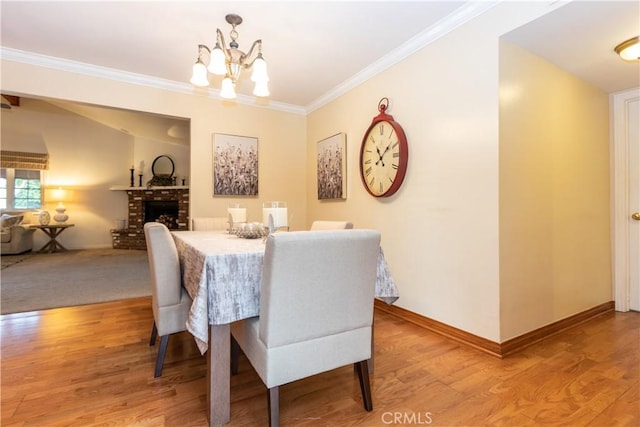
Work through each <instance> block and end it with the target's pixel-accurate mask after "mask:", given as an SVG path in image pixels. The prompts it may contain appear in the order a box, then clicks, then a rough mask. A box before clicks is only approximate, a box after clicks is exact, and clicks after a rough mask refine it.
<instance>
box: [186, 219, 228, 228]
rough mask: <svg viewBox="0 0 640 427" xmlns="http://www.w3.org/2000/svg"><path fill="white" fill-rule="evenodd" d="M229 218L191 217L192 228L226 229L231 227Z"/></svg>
mask: <svg viewBox="0 0 640 427" xmlns="http://www.w3.org/2000/svg"><path fill="white" fill-rule="evenodd" d="M228 221H229V219H228V218H225V217H199V218H192V219H191V230H195V231H211V230H226V229H227V228H228V227H229V222H228Z"/></svg>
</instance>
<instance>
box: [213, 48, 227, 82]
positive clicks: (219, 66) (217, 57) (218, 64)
mask: <svg viewBox="0 0 640 427" xmlns="http://www.w3.org/2000/svg"><path fill="white" fill-rule="evenodd" d="M209 72H210V73H212V74H215V75H217V76H224V75H225V74H227V66H226V63H225V56H224V52H223V51H222V49H221V48H220V45H219V44H216V47H215V48H213V50H212V51H211V61H210V62H209Z"/></svg>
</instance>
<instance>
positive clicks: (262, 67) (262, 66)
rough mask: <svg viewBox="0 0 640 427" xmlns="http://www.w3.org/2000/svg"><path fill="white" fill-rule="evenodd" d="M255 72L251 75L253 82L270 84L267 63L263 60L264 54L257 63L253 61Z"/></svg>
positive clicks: (258, 58) (260, 55)
mask: <svg viewBox="0 0 640 427" xmlns="http://www.w3.org/2000/svg"><path fill="white" fill-rule="evenodd" d="M251 68H253V72H252V73H251V81H252V82H256V83H257V82H260V83H263V82H268V81H269V75H268V74H267V63H266V61H265V60H264V59H263V58H262V54H259V55H258V57H257V58H256V60H255V61H253V65H252V67H251Z"/></svg>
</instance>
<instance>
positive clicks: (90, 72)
mask: <svg viewBox="0 0 640 427" xmlns="http://www.w3.org/2000/svg"><path fill="white" fill-rule="evenodd" d="M0 57H1V58H2V60H7V61H13V62H19V63H22V64H28V65H33V66H37V67H45V68H51V69H54V70H60V71H67V72H71V73H75V74H81V75H85V76H91V77H99V78H103V79H108V80H114V81H118V82H122V83H128V84H133V85H138V86H147V87H151V88H155V89H162V90H168V91H171V92H177V93H182V94H186V95H194V96H206V97H208V98H212V99H218V100H221V101H225V102H230V101H228V100H226V99H224V98H222V97H221V96H220V91H219V90H218V89H213V88H207V89H198V90H196V89H195V88H194V87H193V85H191V84H188V83H183V82H176V81H173V80H166V79H161V78H157V77H151V76H147V75H144V74H137V73H131V72H128V71H122V70H117V69H114V68H108V67H101V66H98V65H93V64H86V63H84V62H78V61H72V60H69V59H62V58H56V57H53V56H47V55H42V54H39V53H33V52H27V51H22V50H18V49H12V48H8V47H5V46H0ZM232 102H236V103H238V104H243V105H248V106H251V107H257V108H267V109H271V110H277V111H284V112H287V113H293V114H300V115H305V114H306V110H305V108H303V107H300V106H297V105H293V104H287V103H284V102H275V101H271V100H265V101H264V103H261V101H260V100H258V99H257V98H255V97H252V96H247V95H238V97H237V98H236V100H235V101H232Z"/></svg>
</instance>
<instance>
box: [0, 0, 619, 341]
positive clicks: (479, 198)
mask: <svg viewBox="0 0 640 427" xmlns="http://www.w3.org/2000/svg"><path fill="white" fill-rule="evenodd" d="M556 6H557V5H556ZM556 6H554V5H553V4H549V3H548V2H526V3H522V2H504V3H500V4H498V5H497V6H495V7H494V8H492V9H491V10H489V11H488V12H486V13H485V14H483V15H482V16H480V17H478V18H476V19H473V20H471V21H469V22H467V23H466V24H465V25H463V26H462V27H460V28H458V29H456V30H454V31H452V32H450V33H449V34H447V35H446V36H444V37H442V38H441V39H439V40H437V41H435V42H434V43H432V44H430V45H429V46H427V47H425V48H424V49H422V50H420V51H419V52H417V53H416V54H414V55H412V56H410V57H408V58H407V59H405V60H404V61H402V62H401V63H399V64H397V65H396V66H394V67H391V68H390V69H388V70H386V71H385V72H383V73H381V74H379V75H377V76H376V77H374V78H372V79H370V80H369V81H367V82H365V83H364V84H362V85H360V86H359V87H357V88H355V89H353V90H351V91H350V92H348V93H347V94H345V95H343V96H341V97H339V98H337V99H336V100H334V101H332V102H331V103H329V104H327V105H326V106H324V107H322V108H320V109H318V110H316V111H313V112H312V113H310V114H309V115H308V116H307V117H304V116H299V115H296V114H291V113H284V112H278V111H272V110H267V109H262V108H259V107H256V108H254V107H248V106H244V105H239V104H234V103H223V102H221V101H218V100H211V99H207V98H205V97H202V96H194V95H192V94H190V93H177V92H174V91H168V90H160V89H154V88H150V87H145V86H138V85H130V84H124V83H120V82H116V81H112V80H108V79H101V78H97V77H88V76H76V75H71V74H69V73H65V72H61V71H56V70H51V69H44V68H39V67H34V66H29V65H25V64H18V63H12V62H9V61H3V63H2V71H3V72H2V86H3V88H4V89H6V90H7V91H9V92H17V93H24V94H32V95H38V94H40V95H43V96H48V97H54V98H62V99H70V100H76V101H81V102H89V103H93V104H99V105H107V106H114V107H120V108H127V109H131V110H141V111H149V112H155V113H160V114H167V115H171V116H177V117H185V118H188V119H190V120H191V143H192V151H191V159H190V163H191V182H190V184H191V200H192V205H191V210H192V214H194V215H221V214H224V212H225V209H226V206H227V205H228V203H232V202H238V201H240V202H243V203H245V204H246V205H247V206H248V207H249V216H250V218H249V219H250V220H260V215H259V208H260V202H262V201H266V200H285V201H287V202H288V203H289V209H290V213H291V214H293V216H294V219H293V222H292V226H293V228H294V229H301V228H307V227H308V226H309V225H310V224H311V222H312V221H313V220H316V219H345V220H350V221H352V222H354V224H355V226H356V227H359V228H364V227H369V228H375V229H378V230H380V231H381V232H382V236H383V241H382V245H383V249H384V251H385V256H386V258H387V260H388V262H389V265H390V268H391V272H392V274H393V277H394V279H395V281H396V283H397V285H398V287H399V289H400V295H401V297H400V299H399V300H398V302H397V305H398V306H400V307H403V308H406V309H408V310H411V311H414V312H416V313H418V314H421V315H424V316H427V317H429V318H432V319H435V320H438V321H441V322H444V323H446V324H448V325H451V326H454V327H457V328H460V329H463V330H465V331H468V332H470V333H473V334H476V335H478V336H481V337H484V338H486V339H489V340H492V341H496V342H500V341H501V340H502V339H505V338H508V337H510V336H512V334H513V333H522V332H526V331H527V330H531V329H535V328H537V327H540V326H543V325H544V324H546V323H548V322H550V321H553V320H558V319H560V318H562V317H565V316H567V315H570V314H573V313H576V312H577V311H580V310H583V309H584V308H587V306H588V305H589V304H590V303H593V304H594V305H595V304H598V303H599V302H601V299H602V298H601V295H600V292H599V291H596V292H594V293H593V294H591V295H589V296H587V297H584V298H583V299H581V300H580V301H578V302H576V301H572V300H570V298H569V294H571V293H575V292H578V290H582V289H581V286H584V280H581V279H579V280H577V281H576V280H572V279H571V280H570V279H569V277H570V276H572V275H574V274H575V273H576V269H577V268H579V266H580V265H581V264H586V263H588V262H591V261H592V260H594V259H599V257H600V256H601V253H600V252H599V250H598V248H596V247H594V246H589V249H588V250H587V251H580V252H578V253H577V254H576V259H575V260H572V261H571V262H566V263H565V264H563V265H562V266H558V265H557V264H553V261H555V260H554V259H548V258H547V257H544V256H543V257H542V258H540V260H541V261H539V263H540V266H541V268H542V269H543V271H541V272H539V277H540V278H541V279H543V280H550V281H553V282H554V283H555V284H560V285H558V286H554V287H553V289H551V288H545V289H541V290H539V291H537V292H538V293H537V296H539V297H540V299H539V303H538V304H534V305H532V308H531V309H530V311H524V312H523V313H522V314H521V317H522V318H520V319H518V326H517V328H516V329H517V331H518V332H516V331H515V330H514V329H513V328H512V327H511V326H510V325H507V323H508V322H512V321H513V320H514V317H515V315H516V314H517V313H516V310H517V308H516V307H517V304H518V303H519V301H518V300H519V299H521V298H525V297H526V296H527V295H525V296H524V297H520V296H518V295H517V291H515V292H516V295H515V296H513V295H509V294H507V293H506V291H507V290H508V289H513V290H516V289H517V288H514V287H506V286H502V285H501V280H502V278H503V277H504V278H505V280H506V269H507V268H510V267H509V266H505V265H502V263H504V262H507V259H503V254H504V250H502V249H501V245H502V244H505V243H506V241H503V239H504V236H501V235H500V232H501V230H502V229H503V226H502V225H501V223H500V221H501V214H502V210H503V209H515V208H516V207H514V206H513V203H516V202H517V204H519V203H520V202H519V201H518V200H516V201H513V200H512V201H511V202H510V203H509V204H507V206H506V207H505V206H504V203H506V201H505V199H504V198H501V197H500V191H502V186H501V183H502V182H503V180H502V178H501V176H500V174H502V172H503V171H502V166H501V164H500V163H499V161H500V159H501V156H502V154H501V150H502V148H503V145H504V142H502V141H501V139H500V138H501V131H502V129H500V127H499V123H502V119H503V118H502V117H501V116H500V114H499V113H500V110H499V107H500V104H499V90H501V89H504V85H501V82H500V78H499V77H500V68H499V67H500V65H501V64H500V58H501V54H502V52H501V49H500V43H499V39H500V36H501V35H502V34H505V33H506V32H508V31H510V30H512V29H514V28H517V27H519V26H521V25H523V24H525V23H527V22H529V21H531V20H533V19H535V18H536V17H538V16H541V15H542V14H544V13H547V12H549V11H550V10H552V9H553V8H554V7H556ZM470 47H472V48H471V49H470ZM461 52H463V53H461ZM382 97H388V98H389V99H390V109H389V113H390V114H392V115H393V116H394V117H395V119H396V120H397V121H398V122H399V123H400V124H401V125H402V126H403V127H404V130H405V132H406V133H407V136H408V139H409V166H408V171H407V175H406V178H405V183H404V185H403V186H402V188H401V189H400V190H399V191H398V193H396V194H395V195H394V196H393V197H391V198H388V199H375V198H373V197H371V196H369V195H368V193H367V192H366V191H365V189H364V188H363V186H362V184H361V182H360V177H359V166H358V158H359V146H360V142H361V138H362V135H363V133H364V131H365V130H366V129H367V127H368V126H369V124H370V123H371V119H372V118H373V117H374V116H375V115H376V114H377V104H378V101H379V100H380V98H382ZM596 98H598V97H596ZM598 99H599V98H598ZM597 104H598V105H599V100H598V101H597ZM594 108H595V109H599V108H600V107H599V106H598V107H594ZM575 114H581V113H580V112H578V111H576V112H575ZM576 120H577V119H576ZM580 120H587V119H584V118H583V119H580ZM542 125H544V123H543V124H542ZM214 132H220V133H229V134H236V135H246V136H254V137H258V138H259V155H260V197H259V198H258V199H241V200H237V199H219V198H216V199H214V198H212V196H211V188H212V183H211V135H212V133H214ZM338 132H344V133H345V134H346V136H347V200H345V201H324V202H320V201H318V200H317V199H316V158H315V156H316V144H317V142H318V141H320V140H322V139H324V138H326V137H328V136H331V135H334V134H336V133H338ZM534 148H535V149H536V150H537V151H538V152H537V153H536V155H537V156H540V157H544V156H549V155H552V157H553V162H559V164H562V163H563V162H566V158H567V157H568V158H575V156H574V153H572V152H567V153H565V152H560V151H559V152H553V153H551V152H549V151H548V150H549V149H551V148H553V149H554V150H557V149H558V148H559V147H555V146H554V147H547V149H544V148H542V147H534ZM594 149H596V147H594ZM600 149H601V147H597V150H598V153H600V152H601V151H600ZM581 154H584V155H585V156H587V157H589V156H593V155H594V154H592V153H581ZM565 156H567V157H565ZM580 160H583V159H582V158H580ZM584 160H585V165H589V167H591V166H593V164H592V159H590V160H587V159H584ZM545 161H546V160H545ZM598 165H600V163H598ZM556 171H557V172H555V173H557V174H559V175H557V176H556V175H554V176H552V177H549V178H548V181H547V182H545V185H544V186H543V189H542V190H541V191H543V192H549V191H551V188H550V187H549V186H550V185H552V183H554V181H553V180H556V181H555V182H557V183H558V184H560V187H559V188H557V189H553V191H552V193H553V194H552V197H551V199H552V200H550V201H549V203H551V202H553V203H557V201H558V200H561V199H562V198H563V197H564V195H563V194H564V193H570V194H571V197H576V198H582V197H585V193H580V194H574V193H573V191H572V190H573V189H574V188H575V187H576V186H577V185H578V184H579V182H578V180H576V178H579V177H580V176H582V174H583V173H584V171H582V170H580V173H579V174H575V175H573V174H572V176H568V177H561V176H560V175H561V174H562V173H563V171H562V170H561V169H556ZM572 171H577V169H572ZM595 172H596V173H597V174H599V175H600V174H601V173H602V171H601V170H596V171H595ZM590 182H592V183H594V181H593V180H591V181H590ZM526 185H533V183H530V182H527V183H526ZM598 192H599V190H598ZM589 197H591V196H589ZM598 197H600V195H599V196H598ZM579 203H580V206H581V207H583V208H585V207H586V209H587V210H586V211H584V214H585V217H584V218H580V219H579V221H580V223H571V224H569V222H570V220H571V219H572V218H570V214H571V213H572V211H570V210H569V209H565V208H567V207H568V204H567V205H565V206H563V209H562V210H553V213H551V212H552V209H551V208H549V207H546V206H545V209H548V213H547V214H546V216H547V218H546V219H545V220H544V221H543V220H541V221H540V223H539V224H537V226H539V227H541V229H542V231H544V232H546V233H552V234H553V239H550V238H549V237H544V236H542V241H541V242H539V241H537V240H536V242H535V243H536V244H535V246H536V248H537V250H538V251H539V253H541V254H544V253H545V251H547V250H553V251H554V252H555V253H556V254H565V255H566V254H568V253H570V252H571V251H572V250H574V249H575V247H576V242H575V241H573V238H574V237H575V236H576V235H577V234H578V230H582V231H583V232H584V231H585V230H587V229H589V227H590V226H589V224H590V223H591V220H595V221H597V222H598V223H599V222H600V221H601V220H602V218H600V215H601V214H600V212H601V211H600V208H597V209H595V208H592V207H590V206H585V205H587V204H588V202H585V201H584V200H582V199H581V200H579ZM588 223H589V224H588ZM565 224H567V226H565ZM544 227H547V228H544ZM535 231H536V232H537V231H538V230H535ZM589 231H591V230H590V229H589ZM595 233H596V234H597V236H596V237H595V239H596V241H599V242H602V241H603V240H604V239H605V237H604V236H603V235H602V230H601V229H600V228H599V226H598V230H596V231H595ZM525 237H527V238H534V237H535V235H534V234H532V235H531V236H530V237H529V236H525ZM589 238H591V235H588V234H586V233H585V234H584V241H587V240H588V239H589ZM534 240H535V239H534ZM606 250H608V249H605V252H606ZM527 267H528V268H530V267H529V266H527ZM530 269H533V268H530ZM598 274H602V275H604V274H605V272H604V270H601V271H600V270H599V271H598ZM580 278H584V275H582V276H580ZM593 280H594V279H592V280H591V281H590V282H589V283H588V284H587V285H589V286H591V284H592V283H594V281H593ZM595 280H597V279H595ZM578 282H580V283H578ZM505 283H506V282H505ZM545 285H546V284H545ZM516 286H522V285H521V284H520V283H518V284H517V285H516ZM529 289H530V284H527V285H526V286H525V287H524V289H523V292H525V294H526V292H529ZM503 293H505V294H504V295H503ZM596 294H597V295H596ZM501 299H504V301H501ZM510 307H514V308H513V309H511V308H510ZM509 310H512V311H509Z"/></svg>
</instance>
